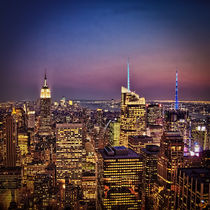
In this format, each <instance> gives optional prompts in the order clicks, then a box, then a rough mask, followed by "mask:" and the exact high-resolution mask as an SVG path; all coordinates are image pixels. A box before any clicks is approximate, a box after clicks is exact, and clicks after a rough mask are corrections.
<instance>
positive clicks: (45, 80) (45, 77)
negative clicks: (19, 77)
mask: <svg viewBox="0 0 210 210" xmlns="http://www.w3.org/2000/svg"><path fill="white" fill-rule="evenodd" d="M44 87H47V74H46V70H45V74H44Z"/></svg>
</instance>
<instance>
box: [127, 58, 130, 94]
mask: <svg viewBox="0 0 210 210" xmlns="http://www.w3.org/2000/svg"><path fill="white" fill-rule="evenodd" d="M127 67H128V78H127V79H128V83H127V84H128V90H129V91H130V69H129V58H128V63H127Z"/></svg>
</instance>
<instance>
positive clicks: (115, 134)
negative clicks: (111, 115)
mask: <svg viewBox="0 0 210 210" xmlns="http://www.w3.org/2000/svg"><path fill="white" fill-rule="evenodd" d="M109 133H110V145H112V146H119V140H120V122H119V120H115V121H112V122H111V123H110V124H109Z"/></svg>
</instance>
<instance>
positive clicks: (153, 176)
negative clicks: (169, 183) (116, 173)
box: [141, 145, 160, 209]
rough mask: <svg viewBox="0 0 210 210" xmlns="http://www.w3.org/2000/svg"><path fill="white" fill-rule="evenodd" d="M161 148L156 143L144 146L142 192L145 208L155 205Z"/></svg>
mask: <svg viewBox="0 0 210 210" xmlns="http://www.w3.org/2000/svg"><path fill="white" fill-rule="evenodd" d="M159 149H160V148H159V147H158V146H156V145H147V146H146V148H142V149H141V150H142V152H141V153H142V156H143V168H144V170H143V178H142V180H143V185H142V187H143V188H142V193H143V196H144V207H145V209H152V207H153V206H154V201H153V191H154V188H155V183H156V182H157V162H158V154H159V151H160V150H159Z"/></svg>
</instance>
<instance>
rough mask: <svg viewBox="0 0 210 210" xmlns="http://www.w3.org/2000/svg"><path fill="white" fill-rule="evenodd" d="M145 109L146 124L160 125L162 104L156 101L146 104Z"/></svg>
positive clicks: (161, 121)
mask: <svg viewBox="0 0 210 210" xmlns="http://www.w3.org/2000/svg"><path fill="white" fill-rule="evenodd" d="M146 109H147V124H148V125H162V123H163V117H162V105H161V104H157V103H152V104H148V105H147V106H146Z"/></svg>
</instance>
